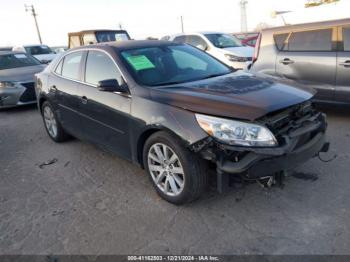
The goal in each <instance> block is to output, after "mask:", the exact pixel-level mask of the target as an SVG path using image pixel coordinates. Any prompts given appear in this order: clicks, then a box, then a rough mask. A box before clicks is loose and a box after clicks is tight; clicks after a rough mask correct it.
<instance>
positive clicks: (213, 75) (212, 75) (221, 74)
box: [198, 71, 233, 80]
mask: <svg viewBox="0 0 350 262" xmlns="http://www.w3.org/2000/svg"><path fill="white" fill-rule="evenodd" d="M232 72H233V71H231V72H229V73H232ZM229 73H220V74H211V75H208V76H206V77H203V78H199V79H198V80H204V79H208V78H213V77H217V76H223V75H227V74H229Z"/></svg>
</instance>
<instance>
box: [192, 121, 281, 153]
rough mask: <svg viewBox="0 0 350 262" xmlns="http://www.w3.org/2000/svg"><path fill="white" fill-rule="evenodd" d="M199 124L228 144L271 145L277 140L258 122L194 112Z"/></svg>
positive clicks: (274, 144)
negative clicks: (246, 121) (253, 122)
mask: <svg viewBox="0 0 350 262" xmlns="http://www.w3.org/2000/svg"><path fill="white" fill-rule="evenodd" d="M195 115H196V119H197V122H198V124H199V126H200V127H201V128H202V129H203V130H204V131H205V132H207V133H208V134H209V135H210V136H212V137H214V138H216V139H217V140H219V141H221V142H224V143H226V144H229V145H236V146H250V147H273V146H277V145H278V142H277V140H276V138H275V136H274V135H273V134H272V133H271V131H270V130H269V129H268V128H266V127H264V126H262V125H258V124H251V123H245V122H241V121H236V120H229V119H224V118H218V117H213V116H207V115H202V114H195Z"/></svg>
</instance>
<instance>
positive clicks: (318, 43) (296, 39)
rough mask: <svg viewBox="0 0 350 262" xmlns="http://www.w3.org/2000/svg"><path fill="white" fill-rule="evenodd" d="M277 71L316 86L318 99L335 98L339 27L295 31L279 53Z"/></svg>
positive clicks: (297, 80)
mask: <svg viewBox="0 0 350 262" xmlns="http://www.w3.org/2000/svg"><path fill="white" fill-rule="evenodd" d="M334 38H335V39H334ZM276 73H277V74H278V75H280V76H283V77H285V78H288V79H292V80H294V81H296V82H299V83H302V84H305V85H308V86H310V87H313V88H315V89H316V90H317V95H316V98H317V99H320V100H333V99H334V93H335V91H334V90H335V77H336V29H333V28H323V29H318V30H308V31H297V32H291V33H290V35H289V36H288V38H287V40H286V43H285V44H284V46H283V48H282V50H281V51H280V52H279V54H278V56H277V61H276Z"/></svg>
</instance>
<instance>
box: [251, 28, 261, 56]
mask: <svg viewBox="0 0 350 262" xmlns="http://www.w3.org/2000/svg"><path fill="white" fill-rule="evenodd" d="M260 44H261V33H260V34H259V36H258V39H257V40H256V44H255V48H254V56H253V63H254V62H255V61H256V60H258V56H259V51H260Z"/></svg>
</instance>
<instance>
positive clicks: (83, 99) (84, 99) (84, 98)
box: [80, 96, 88, 105]
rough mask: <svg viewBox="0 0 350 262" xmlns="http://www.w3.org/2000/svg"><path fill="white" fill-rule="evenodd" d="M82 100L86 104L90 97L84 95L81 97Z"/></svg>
mask: <svg viewBox="0 0 350 262" xmlns="http://www.w3.org/2000/svg"><path fill="white" fill-rule="evenodd" d="M80 100H81V102H82V103H83V104H84V105H86V104H87V102H88V99H87V97H86V96H82V97H81V98H80Z"/></svg>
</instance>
